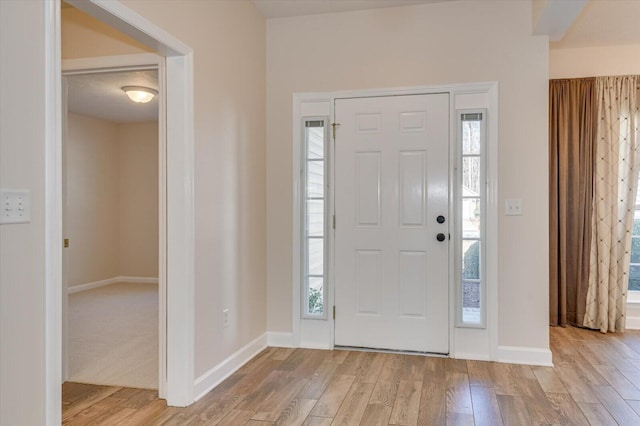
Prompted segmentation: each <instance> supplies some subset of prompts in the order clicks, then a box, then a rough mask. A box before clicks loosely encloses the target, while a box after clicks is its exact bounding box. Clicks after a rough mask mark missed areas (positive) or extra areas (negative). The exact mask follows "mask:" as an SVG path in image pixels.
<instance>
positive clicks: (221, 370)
mask: <svg viewBox="0 0 640 426" xmlns="http://www.w3.org/2000/svg"><path fill="white" fill-rule="evenodd" d="M266 347H267V334H266V333H265V334H262V335H261V336H259V337H258V338H256V339H255V340H253V341H251V342H249V343H247V344H246V345H244V346H243V347H242V348H240V349H238V350H237V351H236V352H234V353H233V354H231V355H230V356H228V357H227V358H226V359H225V360H224V361H222V362H221V363H220V364H218V365H216V366H215V367H213V368H212V369H210V370H209V371H207V372H206V373H204V374H203V375H202V376H200V377H198V378H197V379H196V380H195V382H194V383H193V388H194V394H195V395H196V398H195V400H196V401H197V400H199V399H200V398H202V397H203V396H205V395H206V394H207V393H209V392H210V391H211V390H212V389H213V388H215V387H216V386H218V385H219V384H220V383H222V382H223V381H224V380H225V379H226V378H227V377H229V376H231V375H232V374H233V373H235V372H236V371H237V370H238V369H239V368H240V367H242V366H243V365H245V364H246V363H247V362H249V361H250V360H251V359H253V358H254V357H255V356H256V355H258V354H259V353H260V352H262V351H263V350H264V349H265V348H266Z"/></svg>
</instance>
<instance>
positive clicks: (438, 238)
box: [436, 232, 447, 242]
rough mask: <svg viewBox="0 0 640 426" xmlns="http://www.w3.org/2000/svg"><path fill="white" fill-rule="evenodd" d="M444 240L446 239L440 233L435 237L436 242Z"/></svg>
mask: <svg viewBox="0 0 640 426" xmlns="http://www.w3.org/2000/svg"><path fill="white" fill-rule="evenodd" d="M445 239H447V237H445V235H444V234H443V233H442V232H441V233H439V234H438V235H436V240H438V241H440V242H442V241H444V240H445Z"/></svg>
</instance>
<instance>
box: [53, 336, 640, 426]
mask: <svg viewBox="0 0 640 426" xmlns="http://www.w3.org/2000/svg"><path fill="white" fill-rule="evenodd" d="M550 335H551V349H552V351H553V358H554V365H555V366H554V367H532V366H523V365H513V364H498V363H491V362H480V361H463V360H455V359H446V358H432V357H422V356H415V355H397V354H387V353H374V352H354V351H318V350H309V349H295V350H294V349H284V348H267V349H266V350H264V351H263V352H262V353H261V354H259V355H258V356H257V357H256V358H254V359H253V360H251V361H250V362H249V363H248V364H246V365H245V366H243V367H242V368H241V369H240V370H238V371H237V372H236V373H235V374H233V375H232V376H231V377H229V378H228V379H227V380H225V381H224V382H223V383H222V384H221V385H220V386H218V387H217V388H216V389H214V390H213V391H211V392H209V393H208V394H207V395H205V396H204V397H203V398H202V399H200V400H199V401H198V402H196V403H195V404H193V405H192V406H190V407H187V408H175V407H167V406H166V404H165V402H164V401H163V400H159V399H158V398H157V394H156V392H154V391H148V390H140V389H128V388H120V387H109V386H94V385H85V384H79V383H65V384H64V386H63V391H62V393H63V396H62V399H63V401H62V405H63V423H64V424H69V425H224V426H233V425H254V426H256V425H306V426H320V425H367V426H370V425H371V426H373V425H474V424H475V425H478V426H481V425H490V426H495V425H518V426H520V425H542V424H544V425H589V424H591V425H616V424H618V425H640V332H639V331H627V332H626V333H618V334H607V335H603V334H600V333H599V332H596V331H588V330H582V329H577V328H551V329H550Z"/></svg>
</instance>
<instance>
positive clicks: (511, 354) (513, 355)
mask: <svg viewBox="0 0 640 426" xmlns="http://www.w3.org/2000/svg"><path fill="white" fill-rule="evenodd" d="M496 361H497V362H505V363H509V364H527V365H542V366H545V367H553V359H552V356H551V351H550V350H549V349H541V348H527V347H523V346H498V359H497V360H496Z"/></svg>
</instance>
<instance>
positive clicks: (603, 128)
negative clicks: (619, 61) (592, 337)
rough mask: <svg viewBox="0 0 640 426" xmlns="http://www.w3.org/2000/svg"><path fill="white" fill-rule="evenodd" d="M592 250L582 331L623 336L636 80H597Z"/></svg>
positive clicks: (634, 177)
mask: <svg viewBox="0 0 640 426" xmlns="http://www.w3.org/2000/svg"><path fill="white" fill-rule="evenodd" d="M596 92H597V101H598V130H597V144H596V145H597V155H596V166H595V193H594V204H593V208H594V216H593V220H592V222H593V223H592V236H593V245H592V247H591V270H590V277H589V291H588V293H587V309H586V315H585V318H584V326H585V327H589V328H594V329H599V330H600V331H602V332H603V333H606V332H607V331H623V330H624V328H625V311H626V303H627V289H628V285H629V276H628V273H629V261H630V251H631V235H632V229H633V215H634V206H635V197H636V191H637V186H638V171H640V147H639V146H638V145H639V144H640V134H639V131H638V126H639V125H640V123H639V121H640V120H639V118H640V114H639V112H638V108H639V107H640V104H639V101H640V78H639V76H623V77H598V78H597V79H596Z"/></svg>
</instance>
